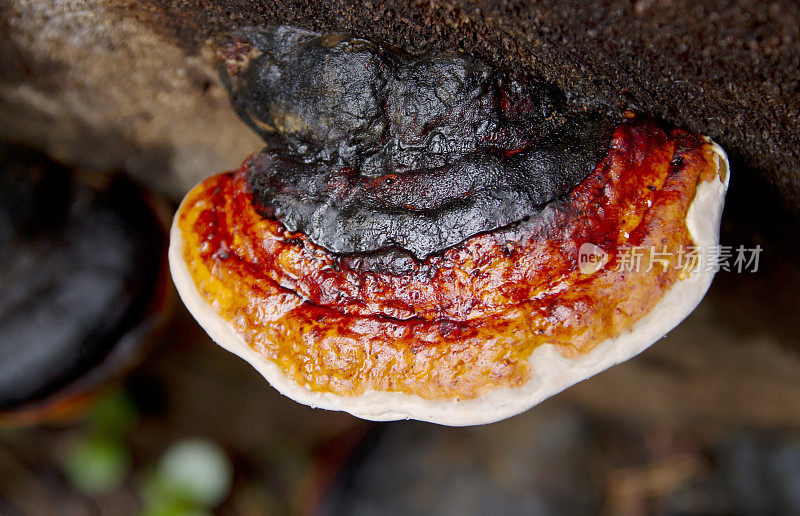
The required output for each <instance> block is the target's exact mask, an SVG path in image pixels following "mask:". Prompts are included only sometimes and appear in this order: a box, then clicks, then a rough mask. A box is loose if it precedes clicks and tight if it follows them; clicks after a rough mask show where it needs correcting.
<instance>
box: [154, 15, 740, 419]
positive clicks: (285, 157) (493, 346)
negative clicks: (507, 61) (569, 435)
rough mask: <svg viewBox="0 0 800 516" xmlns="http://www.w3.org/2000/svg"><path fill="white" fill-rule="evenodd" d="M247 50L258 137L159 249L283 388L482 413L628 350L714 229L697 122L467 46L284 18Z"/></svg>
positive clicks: (714, 172)
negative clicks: (605, 105)
mask: <svg viewBox="0 0 800 516" xmlns="http://www.w3.org/2000/svg"><path fill="white" fill-rule="evenodd" d="M248 45H249V47H247V49H248V52H247V58H246V59H241V60H239V61H235V62H232V63H229V72H230V76H229V77H228V80H229V87H230V91H231V97H232V103H233V105H234V107H235V108H236V110H237V111H238V112H239V114H240V115H241V116H242V117H243V118H244V119H245V120H246V121H248V123H250V124H251V126H252V127H253V128H254V129H256V130H257V131H258V132H259V133H260V134H261V135H262V137H263V139H264V140H265V142H266V146H265V148H264V149H262V150H260V151H258V152H256V153H255V154H253V155H252V156H250V157H248V158H247V159H246V160H245V161H244V163H243V164H242V166H241V167H240V168H239V169H238V170H237V171H235V172H229V173H224V174H220V175H217V176H213V177H210V178H208V179H206V180H205V181H203V182H202V183H200V184H199V185H197V186H196V187H195V188H194V189H193V190H191V191H190V192H189V193H188V195H187V196H186V198H185V199H184V201H183V203H182V204H181V207H180V208H179V210H178V212H177V214H176V216H175V219H174V222H173V227H172V232H171V244H170V255H169V256H170V264H171V270H172V274H173V278H174V280H175V284H176V285H177V287H178V291H179V293H180V294H181V296H182V298H183V300H184V302H185V304H186V306H187V307H188V308H189V310H190V311H191V312H192V314H193V315H194V316H195V318H196V319H197V320H198V321H199V322H200V324H201V325H202V326H203V327H204V328H205V329H206V331H207V332H208V333H209V334H210V335H211V337H212V338H213V339H214V340H215V341H216V342H217V343H218V344H220V345H221V346H223V347H225V348H226V349H228V350H230V351H232V352H233V353H236V354H237V355H240V356H241V357H242V358H244V359H245V360H247V361H248V362H250V363H251V364H252V365H253V366H254V367H255V368H256V369H257V370H258V371H259V372H261V374H263V375H264V376H265V377H266V378H267V379H268V380H269V381H270V383H272V385H273V386H275V387H276V388H277V389H278V390H279V391H281V392H282V393H284V394H285V395H287V396H289V397H291V398H293V399H295V400H297V401H299V402H302V403H306V404H308V405H311V406H314V407H323V408H328V409H336V410H346V411H348V412H350V413H352V414H354V415H356V416H359V417H363V418H367V419H374V420H392V419H402V418H412V419H420V420H426V421H433V422H437V423H442V424H448V425H468V424H480V423H488V422H492V421H497V420H500V419H503V418H506V417H509V416H512V415H514V414H517V413H519V412H521V411H524V410H526V409H528V408H530V407H531V406H533V405H535V404H537V403H539V402H540V401H542V400H543V399H545V398H547V397H549V396H551V395H553V394H555V393H557V392H559V391H561V390H563V389H565V388H567V387H569V386H570V385H572V384H574V383H576V382H579V381H581V380H583V379H585V378H588V377H590V376H592V375H594V374H596V373H598V372H600V371H602V370H604V369H606V368H607V367H610V366H612V365H614V364H616V363H618V362H621V361H623V360H626V359H628V358H630V357H632V356H634V355H636V354H637V353H639V352H641V351H642V350H643V349H645V348H646V347H648V346H649V345H651V344H652V343H653V342H654V341H655V340H657V339H658V338H660V337H662V336H663V335H664V334H665V333H666V332H668V331H669V330H670V329H672V328H673V327H674V326H675V325H677V324H678V323H679V322H680V321H681V320H682V319H683V318H685V317H686V316H687V315H688V314H689V313H690V312H691V311H692V310H693V309H694V307H695V306H696V305H697V304H698V303H699V302H700V300H701V299H702V297H703V295H704V294H705V292H706V290H707V288H708V286H709V285H710V282H711V279H712V277H713V272H709V271H708V270H707V269H706V268H704V267H702V266H700V264H698V263H697V262H696V261H692V260H686V259H685V256H684V254H685V252H686V251H687V250H690V249H697V248H703V249H705V250H706V251H709V250H711V251H710V252H713V249H714V246H716V245H717V243H718V233H719V221H720V216H721V212H722V207H723V201H724V195H725V191H726V189H727V184H728V168H727V158H726V156H725V153H724V152H723V151H722V150H721V149H720V148H719V147H718V146H717V145H716V144H714V143H713V142H711V141H710V140H709V139H708V138H706V137H703V136H699V135H695V134H692V133H689V132H686V131H683V130H680V129H674V128H669V127H665V126H663V125H660V124H658V123H656V122H654V121H653V120H650V119H649V118H647V117H644V116H636V115H633V114H620V115H618V116H612V115H609V114H604V113H590V112H586V111H583V110H580V109H577V108H574V107H572V106H571V104H570V103H569V102H568V101H567V100H566V99H565V97H564V96H563V95H562V94H560V93H559V92H558V91H557V90H556V89H554V88H553V87H551V86H549V85H547V84H544V83H542V82H540V81H537V80H536V79H533V78H529V77H514V76H512V75H511V74H510V73H508V72H507V71H505V70H500V69H496V68H493V67H492V66H490V65H489V64H487V63H485V62H484V61H482V60H480V59H478V58H475V57H471V56H466V55H457V54H444V55H436V56H414V55H409V54H406V53H403V52H401V51H399V50H397V49H394V48H389V47H386V46H381V45H378V44H376V43H373V42H370V41H367V40H364V39H360V38H357V37H354V36H350V35H346V34H329V35H319V34H316V33H312V32H308V31H305V30H301V29H295V28H291V27H278V28H274V29H271V30H268V31H262V32H257V33H254V34H252V35H250V36H249V37H248ZM587 249H588V250H589V252H587ZM631 250H640V254H639V255H637V261H636V263H635V264H633V265H635V266H631V265H632V264H630V263H627V262H628V261H629V260H628V259H627V258H626V256H627V255H626V253H629V251H631ZM645 251H656V252H657V253H654V252H649V253H648V252H645ZM584 255H585V256H584ZM584 258H586V261H587V263H582V260H583V259H584ZM587 264H588V266H587Z"/></svg>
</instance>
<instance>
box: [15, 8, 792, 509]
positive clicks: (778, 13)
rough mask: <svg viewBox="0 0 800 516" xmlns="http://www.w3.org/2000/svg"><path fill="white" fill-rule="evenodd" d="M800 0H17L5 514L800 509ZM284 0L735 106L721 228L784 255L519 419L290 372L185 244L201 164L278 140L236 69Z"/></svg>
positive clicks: (683, 101) (423, 40) (284, 15)
mask: <svg viewBox="0 0 800 516" xmlns="http://www.w3.org/2000/svg"><path fill="white" fill-rule="evenodd" d="M799 9H800V8H799V7H798V6H797V4H796V3H794V2H791V1H786V2H771V3H756V2H747V1H743V0H742V1H738V2H724V3H723V2H719V3H718V2H714V1H711V0H704V1H701V2H680V1H669V0H664V1H653V2H650V1H636V2H627V1H625V2H623V1H621V0H619V1H618V0H612V1H609V2H602V3H592V2H588V3H586V2H544V3H537V4H535V5H534V4H531V3H529V2H524V1H521V2H489V1H482V2H459V1H454V2H444V1H439V0H436V1H433V2H425V3H415V2H412V3H405V2H400V1H399V0H398V1H396V2H395V1H393V0H385V1H375V2H365V3H364V4H363V5H362V4H359V5H350V4H348V3H347V2H344V1H338V0H325V1H318V2H312V1H306V0H287V1H284V2H281V3H272V2H267V1H256V2H238V1H212V2H174V3H173V2H171V1H152V2H151V1H127V2H121V1H120V2H117V1H111V2H100V1H91V0H88V1H87V0H80V1H70V2H65V1H60V0H42V1H38V2H28V1H24V0H14V1H11V0H2V1H0V28H2V30H0V56H2V57H0V263H1V264H2V266H0V514H37V515H38V514H146V515H165V516H166V515H180V514H209V513H211V514H245V515H248V514H254V515H255V514H297V513H300V514H378V513H381V514H383V513H390V514H408V513H435V514H464V513H489V512H491V513H495V512H502V513H508V514H517V513H519V514H554V513H567V514H583V513H586V514H596V513H605V514H652V513H655V514H709V513H712V514H796V513H798V512H800V339H799V338H798V335H800V317H798V314H800V260H799V259H798V255H799V254H798V253H800V244H798V241H799V239H800V232H798V227H799V226H798V213H800V204H799V203H798V199H800V175H799V174H798V170H800V137H798V135H800V121H799V117H800V100H798V99H799V98H800V36H799V34H800V15H799V14H798V11H799ZM283 22H291V23H295V24H298V25H302V26H304V27H308V28H312V29H317V30H351V31H356V32H358V33H359V34H363V35H365V36H369V37H373V38H375V39H379V40H381V41H387V42H391V43H394V44H396V45H397V46H400V47H402V48H404V49H406V50H409V51H415V52H416V51H427V50H437V49H461V50H463V51H471V52H472V51H474V52H477V53H479V54H481V55H482V56H483V57H485V58H486V59H489V60H491V61H493V62H496V63H498V64H502V65H505V66H511V67H521V68H522V69H525V70H530V71H532V72H535V73H537V74H541V75H543V76H544V77H545V78H546V79H547V80H549V81H551V82H553V83H554V84H556V85H558V86H559V87H561V88H562V89H564V90H565V91H566V92H567V93H568V94H570V95H574V96H576V97H577V98H580V99H583V101H585V102H586V103H587V104H588V105H603V106H610V107H612V108H615V109H616V108H620V107H625V108H633V109H637V110H640V111H644V112H648V113H652V114H653V115H655V116H657V117H659V118H662V119H663V120H665V121H666V122H668V123H674V124H676V125H679V126H682V127H686V128H688V129H691V130H694V131H698V132H701V133H704V134H709V135H710V136H712V137H713V138H714V139H715V140H716V141H718V142H720V143H721V144H722V145H723V147H724V148H725V149H726V150H727V151H728V152H729V154H730V156H731V158H732V179H731V189H730V191H729V195H728V198H727V201H726V209H725V214H724V218H723V226H722V237H721V239H722V241H721V244H723V245H726V246H732V247H733V248H736V247H738V246H744V247H746V248H754V247H755V246H760V247H761V248H762V252H761V254H760V258H759V263H758V268H757V270H756V271H755V272H753V271H751V270H750V271H747V272H741V273H740V272H736V271H724V270H723V271H720V272H719V274H718V275H717V277H716V278H715V281H714V284H713V285H712V287H711V290H710V291H709V293H708V295H707V296H706V298H705V300H704V301H703V302H702V303H701V305H700V306H699V307H698V308H697V310H696V311H695V312H694V313H693V314H692V315H691V316H690V317H689V318H688V319H687V320H686V321H684V322H683V323H682V324H681V325H680V326H679V327H678V328H676V329H675V330H673V331H672V332H670V334H669V335H668V336H667V337H665V338H664V339H662V340H661V341H659V342H657V343H656V344H654V345H653V346H652V347H651V348H650V349H648V350H647V351H646V352H645V353H643V354H642V355H640V356H639V357H636V358H634V359H632V360H630V361H628V362H626V363H624V364H622V365H620V366H617V367H615V368H612V369H611V370H609V371H607V372H604V373H602V374H600V375H598V376H596V377H594V378H591V379H589V380H587V381H585V382H583V383H581V384H579V385H577V386H575V387H573V388H571V389H569V390H567V391H565V392H563V393H561V394H560V395H558V396H556V397H555V398H553V399H550V400H548V401H546V402H544V403H543V404H542V405H540V406H538V407H536V408H534V409H532V410H530V411H528V412H526V413H524V414H521V415H519V416H516V417H514V418H511V419H508V420H506V421H503V422H500V423H496V424H492V425H488V426H483V427H472V428H448V427H442V426H437V425H432V424H426V423H418V422H393V423H371V422H367V421H362V420H359V419H356V418H353V417H351V416H349V415H347V414H343V413H335V412H328V411H323V410H313V409H310V408H307V407H305V406H302V405H299V404H296V403H294V402H293V401H291V400H289V399H287V398H284V397H282V396H280V395H279V394H277V392H276V391H275V390H274V389H272V388H271V387H270V386H269V385H268V384H267V383H266V382H265V381H264V380H262V379H261V377H260V375H258V374H257V373H256V372H255V371H254V370H253V369H252V368H251V367H250V366H249V365H247V364H246V363H245V362H243V361H242V360H240V359H238V358H236V357H234V356H233V355H230V354H228V353H227V352H225V351H224V350H222V349H221V348H218V347H217V346H216V345H215V344H213V343H212V342H211V341H210V339H209V338H208V336H207V335H206V334H205V332H203V331H202V329H201V328H200V327H199V326H198V325H197V324H196V323H195V322H194V320H193V319H192V318H191V316H190V315H189V314H188V313H187V312H186V310H185V308H184V307H183V305H182V304H181V303H180V301H179V300H178V299H177V296H176V294H175V292H174V288H173V286H172V284H171V281H170V279H169V274H168V271H167V268H166V259H165V252H166V243H167V240H166V228H167V227H168V224H169V222H170V218H171V216H172V213H173V212H174V209H175V208H176V206H177V202H178V201H179V200H180V198H181V197H182V195H183V194H184V193H185V192H186V191H187V190H188V188H190V187H191V186H192V185H193V184H194V183H196V182H197V181H199V180H200V179H202V178H203V177H206V176H208V175H211V174H214V173H217V172H220V171H223V170H228V169H232V168H235V167H236V166H238V164H239V163H240V162H241V161H242V160H243V159H244V158H245V157H246V156H247V155H248V154H250V153H251V152H253V151H254V150H256V149H258V148H259V147H260V146H261V145H262V142H261V141H260V140H259V138H258V137H257V136H256V135H255V134H253V133H252V132H251V131H250V129H249V128H248V127H247V126H246V125H245V124H244V123H243V122H241V121H240V120H239V119H238V118H237V117H236V114H235V113H234V111H233V110H232V109H231V107H230V103H229V99H228V95H227V92H226V90H225V87H224V83H223V80H222V77H223V74H222V73H221V70H224V67H225V66H231V65H232V61H231V59H233V58H232V57H231V55H232V54H231V48H232V46H235V45H236V41H237V40H236V34H237V31H239V30H242V28H245V27H249V26H253V25H266V24H270V23H283ZM233 64H235V63H233ZM587 99H588V100H587Z"/></svg>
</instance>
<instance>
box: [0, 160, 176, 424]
mask: <svg viewBox="0 0 800 516" xmlns="http://www.w3.org/2000/svg"><path fill="white" fill-rule="evenodd" d="M164 211H165V210H163V207H161V206H160V205H159V204H158V202H157V201H155V200H153V199H150V197H149V196H148V195H147V194H145V193H144V192H143V191H141V190H139V189H138V188H137V187H135V186H134V185H132V184H131V183H130V182H129V181H127V180H125V179H123V178H121V177H116V178H113V179H111V178H108V177H99V176H97V177H96V176H89V175H82V174H80V173H78V172H76V171H73V170H69V169H67V168H66V167H64V166H61V165H59V164H57V163H55V162H53V161H51V160H49V159H48V158H46V157H45V156H44V155H42V154H40V153H38V152H34V151H31V150H28V149H25V148H21V147H14V146H6V145H4V146H0V258H2V262H3V268H2V270H0V284H2V289H1V290H0V358H1V359H0V423H2V424H6V425H25V424H34V423H41V422H47V421H52V420H59V419H65V418H70V417H73V416H76V415H79V414H80V413H81V412H82V409H83V408H84V407H85V406H86V405H87V403H88V402H89V401H90V400H91V399H93V397H94V395H95V394H96V393H97V391H98V388H99V387H101V386H102V385H104V384H105V383H106V382H107V381H108V380H110V379H112V378H114V377H116V376H118V375H120V374H121V373H122V372H124V371H125V370H127V369H128V368H129V367H132V366H133V365H134V364H135V363H136V362H137V359H138V358H139V357H140V355H141V354H142V351H143V350H144V348H145V347H146V345H147V344H148V343H149V342H150V341H151V339H150V337H151V335H152V334H153V332H154V331H156V330H157V329H158V328H159V326H160V325H161V323H162V322H163V320H164V316H165V314H166V311H167V310H166V309H167V308H168V305H169V295H170V294H169V293H170V289H169V280H168V272H167V264H166V247H167V224H166V220H165V217H164V216H163V213H164Z"/></svg>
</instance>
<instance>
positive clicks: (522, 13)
mask: <svg viewBox="0 0 800 516" xmlns="http://www.w3.org/2000/svg"><path fill="white" fill-rule="evenodd" d="M6 2H7V3H6V5H5V7H4V8H3V9H2V22H1V24H2V25H3V26H4V27H3V31H2V33H3V36H0V42H1V43H0V45H2V47H1V48H0V49H1V50H2V52H3V56H4V59H3V64H2V66H1V67H0V77H1V78H2V89H1V90H0V93H1V94H0V98H1V99H2V104H1V106H2V109H3V112H4V113H5V115H4V117H3V123H2V130H3V131H4V132H6V134H7V136H8V137H16V138H25V139H28V140H37V143H39V144H40V146H41V145H46V146H48V147H50V148H53V149H55V150H56V151H58V152H57V154H61V155H64V156H65V157H68V155H71V154H75V153H70V152H69V151H68V150H66V149H63V148H60V147H59V146H62V147H63V146H70V145H75V144H77V145H81V146H84V145H89V146H92V145H94V146H95V147H101V148H99V149H96V150H95V154H99V155H97V156H95V157H94V158H92V159H93V160H94V161H95V163H93V164H95V165H104V166H105V165H109V164H111V165H117V166H121V167H125V168H129V169H134V170H137V171H145V170H146V169H148V168H149V169H157V170H148V171H147V172H143V174H145V175H148V176H153V175H157V176H158V178H157V179H155V181H156V182H157V183H158V184H162V185H163V184H168V185H169V186H170V187H171V188H172V189H173V192H176V193H177V190H179V189H180V187H181V186H184V187H185V186H186V185H184V184H182V182H181V181H177V183H176V182H175V180H174V178H170V176H171V174H170V173H171V172H173V171H176V170H177V171H179V175H178V177H180V176H181V175H185V174H184V173H185V172H186V170H187V169H189V168H192V167H198V168H200V169H202V171H197V172H195V173H194V174H189V175H191V176H193V177H196V175H207V174H209V173H211V172H214V171H216V169H217V168H219V166H220V165H223V164H224V165H229V164H231V161H235V160H236V159H238V158H240V157H243V156H244V154H246V153H247V152H249V151H252V150H255V149H256V148H257V146H258V143H257V141H256V140H255V139H254V138H253V137H252V135H250V134H249V133H247V132H246V131H244V130H242V129H241V128H238V127H237V128H236V129H234V128H233V126H236V125H238V122H236V121H234V120H233V119H232V117H231V114H230V112H229V111H228V110H227V109H226V108H225V106H224V104H225V99H224V93H223V92H222V91H221V90H219V88H218V78H217V75H216V71H215V69H214V67H215V63H214V61H215V59H214V58H215V54H216V52H217V51H218V50H220V48H221V47H222V46H223V45H225V44H226V43H227V42H229V41H231V39H232V37H233V36H232V35H233V34H235V33H236V31H237V30H240V29H241V28H242V27H246V26H253V25H256V26H258V25H265V24H275V23H284V22H289V23H293V24H296V25H299V26H303V27H306V28H310V29H314V30H320V31H352V32H354V33H356V34H359V35H362V36H367V37H369V38H372V39H375V40H376V41H379V42H384V43H389V44H393V45H396V46H398V47H400V48H402V49H404V50H407V51H411V52H427V51H437V50H459V51H464V52H470V53H475V54H478V55H480V56H481V57H483V58H485V59H488V60H489V61H492V62H494V63H495V64H501V65H504V66H507V67H508V68H510V69H512V70H517V71H518V70H522V71H526V72H531V73H534V74H536V75H539V76H541V77H543V78H544V79H546V80H548V81H550V82H553V83H555V84H556V85H558V86H559V87H561V88H562V89H564V90H565V91H566V92H567V93H568V94H571V95H573V96H575V97H576V98H578V99H579V100H581V101H582V102H584V103H586V104H589V105H594V106H598V105H599V106H608V107H611V108H612V109H634V110H638V111H644V112H648V113H651V114H654V115H656V116H659V117H662V118H664V119H665V120H667V121H668V122H671V123H674V124H676V125H679V126H683V127H687V128H689V129H692V130H694V131H697V132H700V133H704V134H708V135H710V136H712V137H713V138H715V139H716V140H718V141H719V142H720V143H721V144H722V145H723V146H724V147H725V148H726V149H727V150H728V151H729V152H730V154H731V155H732V157H733V158H734V159H735V160H736V164H737V165H738V166H737V167H736V169H737V170H741V169H742V168H743V167H746V168H748V169H752V170H748V172H747V174H755V175H756V176H758V177H759V178H762V179H763V180H764V183H765V184H766V185H768V186H769V187H770V189H771V190H773V191H775V192H778V193H779V194H780V196H781V197H782V198H783V199H784V200H785V201H786V203H787V205H788V206H790V207H792V208H795V207H796V205H797V204H798V201H800V174H798V172H797V171H798V169H799V168H800V124H798V118H800V72H798V70H799V69H800V6H798V5H797V4H796V3H795V2H792V1H791V0H783V1H778V2H773V3H770V4H768V5H767V4H762V3H758V2H749V1H746V0H739V1H736V2H722V1H714V0H704V1H702V2H695V1H690V0H680V1H666V0H664V1H653V0H643V1H634V2H628V1H620V0H614V1H611V2H606V3H603V4H599V3H595V4H590V3H584V2H570V1H567V2H544V3H536V4H534V3H533V2H524V1H500V2H497V1H479V2H467V1H456V2H445V1H441V0H434V1H429V2H428V1H426V2H410V3H409V2H405V1H403V0H382V1H369V0H368V1H365V2H349V1H346V0H325V1H319V2H313V1H309V0H286V1H282V2H269V1H264V0H257V1H255V2H250V1H243V0H240V1H224V0H218V1H214V2H176V1H175V2H173V1H153V2H147V1H130V2H122V1H113V2H108V3H103V2H98V1H96V0H83V1H79V2H65V1H62V0H49V1H45V2H30V1H24V0H18V1H10V2H9V0H6ZM13 115H17V116H16V117H15V116H13ZM20 120H22V121H23V122H25V123H19V121H20ZM40 129H48V130H45V131H42V130H40ZM65 129H67V131H66V132H67V133H69V132H70V131H69V130H70V129H71V131H72V132H77V133H81V135H82V137H81V138H78V137H77V136H76V137H75V138H74V141H73V139H71V138H69V137H68V135H65V134H64V133H65ZM212 147H213V148H212ZM81 154H83V155H85V153H81ZM69 157H71V156H69ZM86 160H87V158H86V157H83V158H82V159H81V160H79V161H86ZM165 165H166V169H165ZM737 180H741V179H737ZM754 183H755V182H754ZM178 185H180V186H178ZM795 209H796V208H795Z"/></svg>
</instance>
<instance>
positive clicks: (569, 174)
mask: <svg viewBox="0 0 800 516" xmlns="http://www.w3.org/2000/svg"><path fill="white" fill-rule="evenodd" d="M250 39H251V40H252V42H253V44H254V46H255V47H256V48H257V49H258V50H259V51H260V52H261V55H260V56H259V57H257V58H255V59H253V60H252V61H251V62H250V63H249V66H248V67H247V68H246V70H245V71H244V72H243V73H242V74H240V76H238V77H235V80H234V81H233V82H232V84H233V89H232V97H233V102H234V106H235V107H236V108H237V110H238V111H239V113H240V114H241V115H242V116H243V117H244V118H245V119H246V120H248V121H249V122H250V123H251V125H252V126H253V127H254V128H255V129H256V130H258V131H259V132H260V133H261V134H262V136H263V137H264V139H265V140H266V142H267V147H266V148H265V149H264V150H263V151H261V152H260V153H257V154H256V155H255V156H254V157H253V158H252V160H251V162H250V165H249V176H248V179H249V183H250V186H251V188H252V191H253V194H254V201H255V204H256V207H257V208H258V209H259V210H260V211H261V212H262V213H263V214H264V215H266V216H270V217H276V218H277V219H279V220H280V221H281V222H282V223H283V224H284V225H285V226H286V227H287V228H288V229H289V230H291V231H301V232H303V233H305V234H307V235H308V236H309V238H310V239H311V240H312V241H313V242H315V243H316V244H318V245H321V246H323V247H325V248H326V249H328V250H329V251H332V252H334V253H340V254H347V253H369V252H375V251H380V250H386V249H398V250H404V251H407V252H410V253H411V254H412V255H413V256H414V257H416V258H418V259H421V258H425V257H426V256H428V255H430V254H432V253H436V252H439V251H442V250H444V249H446V248H448V247H451V246H453V245H456V244H458V243H459V242H461V241H463V240H465V239H466V238H469V237H470V236H472V235H475V234H477V233H480V232H485V231H492V230H495V229H498V228H502V227H505V226H509V225H512V224H515V223H517V222H520V221H522V220H525V219H528V218H530V217H535V216H536V215H537V214H538V213H539V212H540V210H541V209H542V208H543V207H544V206H546V205H547V204H548V203H550V202H553V201H556V200H558V199H560V198H562V197H563V196H565V195H566V194H567V193H569V192H570V191H571V190H572V189H573V188H574V187H575V186H576V185H577V184H578V183H579V182H580V181H581V180H583V179H584V178H585V177H586V175H588V174H589V173H590V172H591V171H592V170H593V169H594V167H595V165H596V164H597V162H598V161H599V160H600V159H601V158H602V156H603V155H604V153H605V152H606V150H607V146H608V142H609V138H610V135H611V131H612V129H613V126H614V125H615V122H616V120H614V119H611V118H609V117H604V116H600V115H597V114H590V113H586V112H584V111H571V110H570V109H569V108H568V106H567V104H566V102H565V100H564V99H563V98H562V97H561V95H560V94H559V92H558V91H557V90H555V89H553V88H552V87H549V86H547V85H546V84H544V83H542V82H540V81H537V80H534V79H531V78H525V77H522V78H515V77H511V76H510V75H509V74H508V73H506V72H505V71H503V70H498V69H496V68H493V67H491V66H490V65H488V64H487V63H486V62H484V61H483V60H480V59H477V58H474V57H470V56H467V55H457V54H439V55H432V56H421V57H417V56H412V55H408V54H405V53H402V52H401V51H398V50H395V49H392V48H388V47H385V46H380V45H377V44H375V43H373V42H370V41H367V40H364V39H360V38H355V37H352V36H349V35H344V34H331V35H324V36H320V35H318V34H316V33H313V32H309V31H305V30H302V29H295V28H290V27H278V28H275V29H273V30H270V31H262V32H258V33H256V34H254V35H250Z"/></svg>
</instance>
